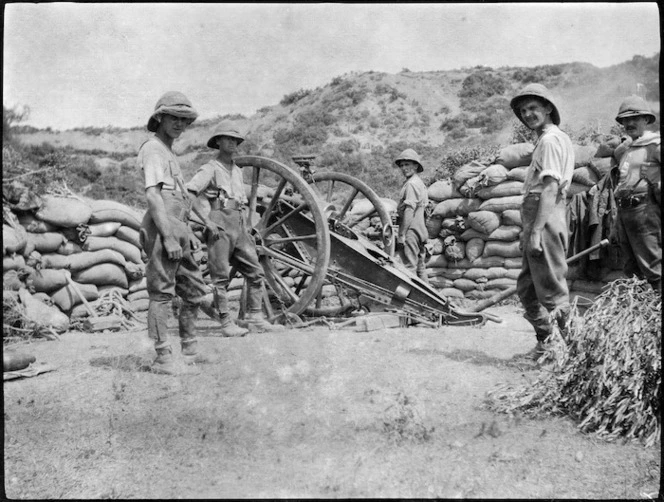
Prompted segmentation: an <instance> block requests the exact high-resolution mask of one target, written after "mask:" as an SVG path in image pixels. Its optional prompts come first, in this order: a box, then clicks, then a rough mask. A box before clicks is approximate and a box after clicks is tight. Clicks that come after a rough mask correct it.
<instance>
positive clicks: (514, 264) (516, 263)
mask: <svg viewBox="0 0 664 502" xmlns="http://www.w3.org/2000/svg"><path fill="white" fill-rule="evenodd" d="M517 244H518V243H517ZM522 265H523V258H522V257H521V256H519V257H518V258H505V259H504V260H503V267H505V268H518V269H520V268H521V266H522Z"/></svg>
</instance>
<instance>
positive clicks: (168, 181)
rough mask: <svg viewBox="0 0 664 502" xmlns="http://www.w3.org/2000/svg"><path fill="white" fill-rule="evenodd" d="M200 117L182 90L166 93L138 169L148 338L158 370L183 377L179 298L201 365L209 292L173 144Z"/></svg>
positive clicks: (184, 332) (186, 342)
mask: <svg viewBox="0 0 664 502" xmlns="http://www.w3.org/2000/svg"><path fill="white" fill-rule="evenodd" d="M197 117H198V112H196V110H195V109H194V107H193V105H192V104H191V102H190V101H189V99H188V98H187V97H186V96H185V95H184V94H182V93H181V92H178V91H170V92H167V93H165V94H164V95H163V96H161V98H159V100H158V101H157V104H156V105H155V107H154V111H153V113H152V115H151V116H150V118H149V120H148V123H147V129H148V131H150V132H154V133H155V134H154V136H153V137H152V138H150V139H148V140H147V141H146V142H145V143H143V145H141V147H140V149H139V152H138V159H137V165H138V167H139V169H141V170H142V171H143V175H144V181H145V183H144V186H145V196H146V199H147V203H148V210H147V212H146V213H145V217H144V218H143V222H142V224H141V231H140V236H141V244H142V247H143V250H144V252H145V254H146V255H147V257H148V261H147V264H146V267H145V276H146V280H147V291H148V295H149V306H148V319H147V321H148V335H149V336H150V337H151V338H152V339H153V340H154V343H155V350H156V352H157V358H156V359H155V361H154V364H153V366H152V368H153V371H155V372H159V373H167V374H174V373H177V372H178V368H177V365H176V364H175V361H174V359H173V354H172V348H171V344H170V342H169V339H168V326H167V323H168V317H169V314H170V310H171V304H172V301H173V299H174V298H175V296H178V297H180V298H181V299H182V306H181V308H180V311H179V322H178V326H179V334H180V345H181V348H182V355H183V357H184V360H185V362H187V363H195V362H201V361H202V359H201V356H200V355H199V352H198V343H197V339H196V332H195V321H196V318H197V316H198V309H199V305H200V304H201V302H202V301H203V299H204V297H205V295H206V293H207V288H206V286H205V282H204V281H203V276H202V274H201V272H200V270H199V268H198V264H197V262H196V260H195V259H194V257H193V254H192V249H191V244H190V242H191V240H192V235H191V229H190V228H189V225H188V220H189V211H190V208H191V204H190V203H189V198H188V195H187V192H186V190H185V189H184V180H183V178H182V173H181V171H180V164H179V162H178V159H177V157H176V155H175V154H174V153H173V150H172V146H173V142H174V141H175V140H176V139H177V138H179V137H180V136H181V135H182V133H183V132H184V131H185V130H186V128H187V126H189V125H190V124H191V123H192V122H193V121H194V120H196V118H197Z"/></svg>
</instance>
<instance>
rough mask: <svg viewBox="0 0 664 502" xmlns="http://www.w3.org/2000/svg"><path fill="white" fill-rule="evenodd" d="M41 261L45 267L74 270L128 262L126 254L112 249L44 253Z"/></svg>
mask: <svg viewBox="0 0 664 502" xmlns="http://www.w3.org/2000/svg"><path fill="white" fill-rule="evenodd" d="M41 262H42V267H43V268H66V269H69V270H72V271H78V270H83V269H85V268H90V267H92V266H94V265H97V264H99V263H106V262H108V263H115V264H117V265H120V266H123V267H124V266H125V264H126V263H127V261H126V260H125V258H124V256H122V255H121V254H120V253H118V252H117V251H113V250H112V249H101V250H99V251H85V252H81V253H77V254H72V255H63V254H59V253H52V254H44V255H42V257H41Z"/></svg>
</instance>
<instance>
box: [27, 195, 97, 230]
mask: <svg viewBox="0 0 664 502" xmlns="http://www.w3.org/2000/svg"><path fill="white" fill-rule="evenodd" d="M42 202H43V204H42V206H41V207H40V208H39V210H37V212H36V213H35V216H36V217H37V219H39V220H42V221H45V222H47V223H50V224H52V225H56V226H58V227H64V228H73V227H76V226H78V225H81V224H82V223H87V222H88V220H89V219H90V215H91V214H92V209H91V208H90V206H89V205H88V204H87V203H86V202H83V201H82V200H81V199H78V198H75V197H57V196H55V195H48V194H47V195H44V196H43V197H42Z"/></svg>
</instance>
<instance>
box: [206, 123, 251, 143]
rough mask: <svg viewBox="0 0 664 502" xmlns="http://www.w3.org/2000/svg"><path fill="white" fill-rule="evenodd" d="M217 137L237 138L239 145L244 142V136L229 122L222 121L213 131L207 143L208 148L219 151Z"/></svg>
mask: <svg viewBox="0 0 664 502" xmlns="http://www.w3.org/2000/svg"><path fill="white" fill-rule="evenodd" d="M219 136H229V137H231V138H237V139H239V140H240V141H239V143H238V145H239V144H240V143H242V142H243V141H244V136H243V135H242V134H241V133H240V130H239V128H238V127H237V126H236V125H235V124H233V122H231V121H230V120H222V121H221V122H220V123H219V125H218V126H217V127H216V128H215V129H214V132H213V133H212V136H211V137H210V139H209V140H208V142H207V146H209V147H210V148H217V149H219V145H218V144H217V138H218V137H219Z"/></svg>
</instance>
